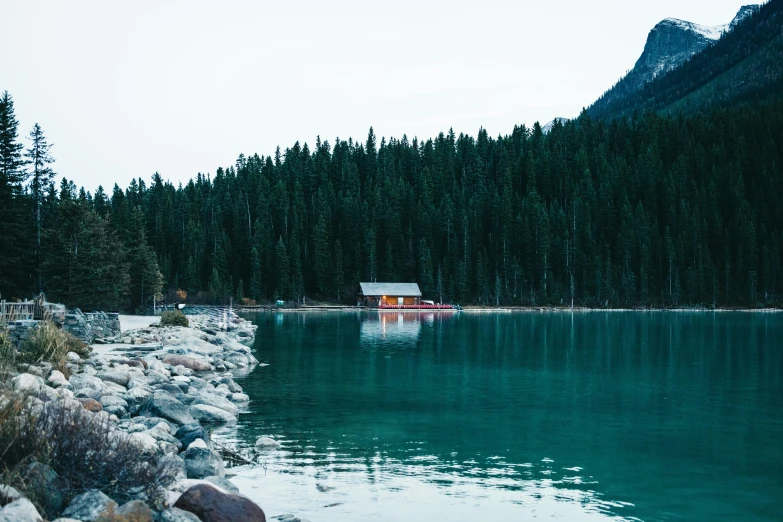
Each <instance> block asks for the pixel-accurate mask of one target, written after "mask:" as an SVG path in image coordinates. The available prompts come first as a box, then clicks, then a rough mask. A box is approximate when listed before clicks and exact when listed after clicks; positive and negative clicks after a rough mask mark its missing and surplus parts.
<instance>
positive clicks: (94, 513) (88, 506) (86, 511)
mask: <svg viewBox="0 0 783 522" xmlns="http://www.w3.org/2000/svg"><path fill="white" fill-rule="evenodd" d="M117 507H118V506H117V503H116V502H114V501H113V500H112V499H110V498H109V497H108V496H106V495H105V494H104V493H102V492H100V491H98V490H95V489H93V490H90V491H88V492H86V493H82V494H81V495H79V496H77V497H74V499H73V500H71V503H70V504H69V505H68V507H67V508H65V511H63V513H62V515H63V516H64V517H69V518H76V519H78V520H82V521H84V522H96V521H97V520H98V518H99V517H100V516H101V515H102V514H103V512H104V511H107V510H108V509H109V508H113V509H114V510H116V509H117Z"/></svg>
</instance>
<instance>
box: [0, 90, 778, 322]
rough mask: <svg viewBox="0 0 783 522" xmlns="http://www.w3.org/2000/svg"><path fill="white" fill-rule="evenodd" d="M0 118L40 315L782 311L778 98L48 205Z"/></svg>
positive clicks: (0, 283)
mask: <svg viewBox="0 0 783 522" xmlns="http://www.w3.org/2000/svg"><path fill="white" fill-rule="evenodd" d="M0 108H1V109H2V113H0V124H1V125H2V128H0V131H1V132H2V134H1V136H2V140H3V143H2V144H1V145H2V151H1V152H2V155H3V157H2V161H3V170H2V173H0V174H1V175H2V177H0V203H2V205H0V208H2V213H3V214H2V216H0V218H2V229H0V291H2V295H3V297H4V298H11V297H14V296H18V297H23V296H27V295H30V294H31V293H33V292H34V291H37V290H38V288H39V281H40V287H41V288H43V290H44V291H46V292H47V296H48V297H49V298H50V299H52V300H62V301H65V302H66V303H68V304H71V305H79V306H82V307H83V308H102V309H130V310H135V309H140V308H142V307H145V306H150V304H151V299H152V295H153V294H156V293H158V292H160V291H164V292H170V291H174V290H176V289H182V290H185V291H187V293H188V296H189V297H188V298H189V299H190V300H196V301H201V302H212V303H220V302H225V301H227V299H228V298H229V296H234V297H235V298H240V297H247V298H252V299H256V300H268V299H272V298H276V297H280V298H284V299H288V300H292V301H293V300H296V299H298V298H301V297H302V296H308V297H310V298H321V299H325V300H335V301H337V300H339V301H343V302H348V303H351V302H355V301H354V299H355V292H356V290H357V286H358V282H359V281H361V280H378V281H417V282H419V284H420V285H421V287H422V289H423V292H424V294H425V297H429V298H434V299H439V298H440V296H441V295H442V297H443V299H444V300H445V301H449V302H458V303H462V304H467V303H481V304H493V305H494V304H509V305H512V304H513V305H544V304H556V305H560V304H563V305H570V304H571V302H572V300H573V303H574V304H576V305H587V306H596V307H607V306H608V307H612V306H627V305H644V306H647V305H650V306H653V305H654V306H681V305H706V306H713V305H717V306H729V305H732V306H733V305H737V306H751V307H754V306H763V305H770V304H775V303H778V304H779V303H780V301H781V295H783V263H782V259H781V253H782V250H781V248H782V247H783V207H782V206H781V198H783V175H781V174H782V173H781V169H782V168H783V157H782V156H783V104H781V102H779V101H775V102H764V103H756V104H752V105H749V106H743V107H742V108H737V109H722V110H718V111H714V112H711V113H709V114H708V115H701V114H697V115H694V116H692V117H688V118H682V117H679V118H671V117H661V116H656V115H647V116H645V117H643V118H640V119H636V120H633V121H614V122H612V123H611V124H606V123H603V122H599V121H596V120H593V119H592V118H591V117H589V116H587V115H586V114H583V115H582V116H581V117H580V118H578V119H577V120H575V121H572V122H568V123H566V124H562V123H560V122H558V123H556V124H555V125H554V127H553V129H552V131H551V132H550V133H549V134H547V135H544V134H543V133H542V132H541V129H540V127H538V125H536V126H535V127H534V128H533V129H527V128H525V127H523V126H521V127H515V128H514V129H513V132H512V133H511V134H510V135H508V136H503V137H498V138H492V137H490V136H488V135H487V133H486V132H485V131H483V130H481V131H479V133H478V134H477V136H475V137H473V136H465V135H459V136H456V135H454V134H453V133H451V132H449V133H446V134H440V135H438V136H437V137H435V138H434V139H428V140H426V141H418V140H416V139H413V140H411V139H408V138H406V137H404V136H403V137H402V138H401V139H390V140H388V141H386V140H383V139H382V140H380V141H379V140H378V138H377V137H376V136H375V135H374V133H373V132H372V129H371V130H370V132H369V135H368V136H367V138H366V140H363V141H362V142H355V141H352V140H348V141H344V140H339V139H337V140H335V141H334V142H327V141H326V140H321V139H318V140H316V142H315V143H314V144H313V146H312V147H310V146H308V145H301V144H299V143H296V144H294V145H293V146H291V147H290V148H287V149H285V150H277V151H276V152H275V153H274V154H272V155H269V156H258V155H253V156H244V155H240V156H239V158H238V159H237V161H236V164H235V165H232V166H230V167H228V168H220V169H218V170H217V171H216V172H215V173H214V175H212V176H210V175H204V174H198V175H196V177H195V178H194V179H193V180H191V181H190V182H188V183H187V184H185V185H182V186H174V185H172V184H170V183H168V182H167V181H165V179H164V178H163V177H162V176H160V175H158V174H154V175H153V176H152V177H151V179H150V180H149V183H147V182H146V181H142V180H139V181H134V182H132V183H131V184H130V186H129V187H126V188H124V189H123V188H120V187H118V186H116V185H115V186H114V187H113V188H112V189H110V190H109V192H107V191H105V190H104V189H103V188H101V187H98V188H97V189H96V190H94V191H92V192H89V191H85V190H84V189H77V187H75V186H74V184H73V183H71V182H69V181H67V180H62V182H61V183H60V184H59V186H58V187H55V186H54V184H51V182H50V181H49V180H50V179H51V178H50V177H49V175H48V174H46V175H42V174H41V171H42V170H43V169H44V168H48V165H49V163H48V162H46V161H43V162H41V163H40V167H41V168H39V169H38V174H37V175H36V169H35V168H34V164H27V165H22V163H23V161H24V160H25V159H27V160H30V157H28V158H25V156H24V155H22V151H21V150H20V147H17V146H16V145H15V143H18V137H17V136H16V135H17V134H18V132H17V131H16V128H15V117H14V114H13V103H12V100H11V98H10V97H8V96H6V97H5V98H3V103H2V107H0ZM39 130H40V129H39ZM40 138H41V139H43V140H44V141H45V138H43V133H42V131H41V136H40ZM47 150H48V149H47ZM54 152H56V151H55V150H52V151H51V153H54ZM28 156H30V154H28ZM48 159H51V158H48ZM36 179H37V180H38V181H36ZM43 182H45V183H43ZM39 202H40V220H38V219H37V209H38V204H39ZM38 223H40V224H41V246H40V249H39V248H38V247H37V237H38V235H37V226H38Z"/></svg>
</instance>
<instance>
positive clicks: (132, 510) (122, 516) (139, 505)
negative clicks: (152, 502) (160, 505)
mask: <svg viewBox="0 0 783 522" xmlns="http://www.w3.org/2000/svg"><path fill="white" fill-rule="evenodd" d="M114 514H115V517H116V520H117V521H118V522H119V521H123V520H127V521H128V522H130V521H133V522H152V519H153V516H154V514H153V512H152V510H151V509H150V507H149V506H148V505H147V504H145V503H144V502H142V501H141V500H131V501H130V502H126V503H125V504H123V505H121V506H120V507H119V508H117V510H116V511H114Z"/></svg>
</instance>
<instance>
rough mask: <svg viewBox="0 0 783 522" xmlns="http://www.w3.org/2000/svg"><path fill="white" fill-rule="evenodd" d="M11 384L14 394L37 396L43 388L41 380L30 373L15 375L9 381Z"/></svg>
mask: <svg viewBox="0 0 783 522" xmlns="http://www.w3.org/2000/svg"><path fill="white" fill-rule="evenodd" d="M11 382H12V383H13V386H14V391H15V392H17V393H24V394H28V395H37V394H38V393H40V392H41V389H42V388H43V386H44V383H43V379H41V378H40V377H38V376H37V375H33V374H31V373H22V374H20V375H17V376H16V377H14V378H13V379H11Z"/></svg>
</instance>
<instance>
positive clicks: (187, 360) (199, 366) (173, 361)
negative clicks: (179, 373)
mask: <svg viewBox="0 0 783 522" xmlns="http://www.w3.org/2000/svg"><path fill="white" fill-rule="evenodd" d="M163 362H164V363H166V364H170V365H171V366H180V365H181V366H184V367H185V368H190V369H191V370H193V371H196V372H207V371H210V370H211V369H212V365H211V364H209V363H208V362H207V361H205V360H203V359H196V358H195V357H188V356H187V355H177V354H173V353H172V354H168V355H166V356H165V357H164V358H163Z"/></svg>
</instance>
